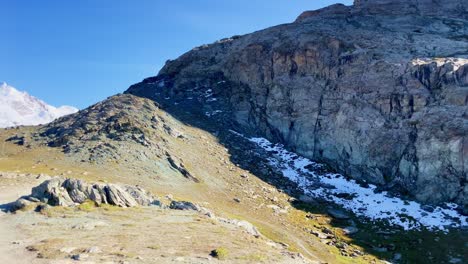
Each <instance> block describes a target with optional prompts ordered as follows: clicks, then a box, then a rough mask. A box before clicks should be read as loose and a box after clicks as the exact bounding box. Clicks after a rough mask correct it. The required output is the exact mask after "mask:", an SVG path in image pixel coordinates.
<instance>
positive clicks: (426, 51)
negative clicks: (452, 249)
mask: <svg viewBox="0 0 468 264" xmlns="http://www.w3.org/2000/svg"><path fill="white" fill-rule="evenodd" d="M413 2H414V3H416V1H391V2H389V1H358V2H357V3H356V6H355V7H345V6H342V5H335V6H332V7H329V8H326V9H323V10H319V11H314V12H309V13H308V14H306V13H305V14H303V15H302V16H301V17H300V18H299V19H298V20H297V21H296V22H295V23H292V24H286V25H281V26H277V27H273V28H269V29H266V30H262V31H259V32H255V33H253V34H249V35H245V36H241V37H233V38H230V39H224V40H222V41H218V42H216V43H214V44H212V45H205V46H202V47H198V48H195V49H193V50H192V51H190V52H188V53H186V54H184V55H182V56H181V57H180V58H178V59H177V60H174V61H168V62H167V64H166V65H165V66H164V68H163V69H162V70H161V72H160V73H159V75H158V76H156V77H152V78H148V79H146V80H144V81H143V82H141V83H139V84H136V85H134V86H132V87H130V89H129V90H128V91H127V93H131V94H135V95H139V96H143V97H148V98H151V99H153V100H156V101H158V102H160V103H161V104H164V102H165V98H171V99H172V100H175V101H177V102H178V103H180V105H179V107H183V105H184V102H187V104H186V105H190V107H191V108H190V111H191V112H194V113H195V112H196V111H197V109H198V111H199V113H200V115H203V116H204V115H205V113H214V112H216V111H217V110H220V111H223V114H222V115H221V114H220V115H209V118H210V119H212V120H215V121H216V122H220V123H222V122H224V123H226V124H227V123H229V122H230V121H232V120H235V122H236V128H235V129H237V130H239V129H240V128H241V129H243V130H245V131H246V132H252V133H255V134H257V135H260V136H264V137H267V138H268V139H269V140H272V141H276V142H281V143H283V144H285V145H286V146H287V147H288V148H289V149H291V150H293V151H295V152H297V153H299V154H302V155H304V156H306V157H308V158H311V159H314V160H317V161H319V162H324V163H327V164H329V165H330V166H331V167H332V168H334V169H335V170H337V171H339V172H341V173H344V174H346V175H349V176H351V177H353V178H356V179H360V180H366V181H367V182H371V183H375V184H378V185H381V186H384V187H386V188H388V189H393V190H398V191H401V192H404V193H406V194H410V195H412V196H414V197H415V198H417V199H418V200H420V201H423V202H430V203H439V202H447V201H451V202H456V203H458V204H461V205H464V206H465V208H466V206H467V205H468V187H467V185H466V182H467V179H468V178H467V177H468V176H467V168H468V138H467V135H468V118H467V117H468V59H467V58H468V37H467V36H468V21H467V20H466V19H463V16H458V15H457V18H450V17H451V16H452V15H453V14H455V13H451V12H448V11H444V10H445V9H446V8H450V7H455V6H457V8H458V6H461V7H463V8H464V7H465V6H466V4H465V2H460V5H458V4H457V3H459V2H457V1H455V0H453V1H444V7H443V8H439V9H438V8H437V7H436V6H435V5H436V4H437V3H439V2H438V1H431V4H429V3H427V1H417V3H418V4H417V7H418V10H419V11H421V10H423V11H424V10H427V11H424V12H422V11H421V12H422V13H421V12H419V13H415V12H409V13H408V12H406V9H401V8H400V7H401V5H403V4H405V3H413ZM432 3H433V4H432ZM377 4H378V5H377ZM381 4H382V6H386V5H387V4H388V5H391V8H390V9H388V8H387V7H386V8H385V10H387V11H388V10H390V11H391V12H390V13H389V12H387V11H385V12H384V11H379V10H377V6H381ZM398 6H399V7H398ZM392 10H393V11H394V12H393V11H392ZM430 10H437V12H442V13H441V16H438V14H439V13H430V12H432V11H430ZM460 10H462V13H464V11H463V10H464V9H460ZM429 14H431V15H434V16H428V15H429ZM426 15H427V16H426ZM455 15H456V14H455ZM452 17H453V16H452ZM213 98H214V99H216V100H213Z"/></svg>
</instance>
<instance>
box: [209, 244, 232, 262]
mask: <svg viewBox="0 0 468 264" xmlns="http://www.w3.org/2000/svg"><path fill="white" fill-rule="evenodd" d="M211 256H212V257H215V258H217V259H219V260H226V259H227V257H228V256H229V250H228V249H227V248H224V247H220V248H217V249H214V250H213V251H211Z"/></svg>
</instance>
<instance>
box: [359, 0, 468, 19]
mask: <svg viewBox="0 0 468 264" xmlns="http://www.w3.org/2000/svg"><path fill="white" fill-rule="evenodd" d="M354 7H355V9H356V10H358V11H362V12H364V13H367V14H393V15H401V14H417V15H423V16H449V17H462V18H463V17H464V18H466V17H467V16H468V2H467V1H465V0H355V1H354Z"/></svg>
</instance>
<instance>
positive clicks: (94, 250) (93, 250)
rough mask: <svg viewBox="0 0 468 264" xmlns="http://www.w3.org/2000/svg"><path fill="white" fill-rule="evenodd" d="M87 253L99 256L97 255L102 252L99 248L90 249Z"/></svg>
mask: <svg viewBox="0 0 468 264" xmlns="http://www.w3.org/2000/svg"><path fill="white" fill-rule="evenodd" d="M86 252H87V253H89V254H97V253H101V252H102V250H101V249H100V248H99V247H90V248H88V249H87V250H86Z"/></svg>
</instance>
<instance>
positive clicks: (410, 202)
mask: <svg viewBox="0 0 468 264" xmlns="http://www.w3.org/2000/svg"><path fill="white" fill-rule="evenodd" d="M439 3H440V2H439V1H430V2H429V1H422V0H420V1H415V0H414V1H413V0H410V1H397V0H395V1H384V0H380V1H379V0H375V1H356V2H355V5H354V6H351V7H348V6H344V5H333V6H330V7H327V8H324V9H321V10H316V11H307V12H304V13H303V14H301V15H300V16H299V17H298V18H297V19H296V21H295V22H293V23H290V24H285V25H280V26H277V27H273V28H269V29H265V30H262V31H259V32H255V33H252V34H248V35H245V36H233V37H230V38H226V39H222V40H220V41H217V42H216V43H213V44H210V45H204V46H201V47H197V48H195V49H193V50H191V51H189V52H188V53H186V54H184V55H182V56H181V57H180V58H178V59H176V60H173V61H168V62H167V64H166V65H165V67H164V68H163V69H162V70H161V72H160V73H159V74H158V75H157V76H154V77H150V78H147V79H145V80H143V81H142V82H140V83H138V84H135V85H133V86H131V87H130V88H129V89H128V90H127V91H126V92H125V93H124V94H118V95H115V96H111V97H109V98H107V99H106V100H104V101H102V102H99V103H97V104H95V105H92V106H90V107H88V108H86V109H84V110H81V111H79V112H77V113H74V114H71V115H67V116H65V117H62V118H59V119H56V120H54V121H52V122H50V123H48V124H46V125H41V126H35V127H27V126H26V127H17V128H15V129H4V130H0V142H2V144H1V148H0V190H1V191H0V262H1V263H3V262H4V263H17V262H18V261H16V260H18V259H22V260H24V261H23V262H18V263H50V262H54V261H59V262H60V261H62V262H63V261H65V262H67V261H73V262H79V261H82V262H95V263H102V262H109V263H218V262H219V263H221V262H222V263H389V262H391V263H463V259H466V257H465V255H466V253H465V251H466V250H465V247H464V246H463V245H466V244H467V237H468V236H467V229H466V227H467V225H468V222H467V221H468V218H467V216H466V215H464V214H463V212H462V210H460V208H461V209H463V206H462V207H460V206H457V205H456V204H454V203H443V202H456V203H458V204H459V205H464V206H465V210H466V203H467V202H466V200H467V199H466V197H467V196H466V192H467V190H466V168H467V166H466V165H467V158H466V157H467V155H466V154H467V141H466V135H467V131H468V121H467V111H468V109H467V108H468V107H467V103H468V66H467V61H468V38H467V36H468V27H467V26H468V21H467V20H466V17H465V15H466V13H465V11H464V10H466V8H465V3H464V2H457V1H454V0H449V1H446V2H445V4H444V5H441V4H439ZM463 8H465V9H463ZM414 198H416V199H418V200H420V201H423V203H422V202H418V201H415V199H414ZM426 203H440V204H439V205H434V204H426ZM13 212H14V213H13ZM71 238H72V239H71ZM194 238H196V239H194ZM174 241H177V243H174Z"/></svg>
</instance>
